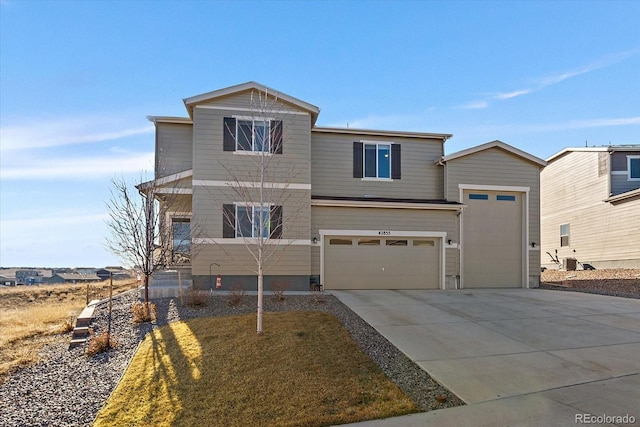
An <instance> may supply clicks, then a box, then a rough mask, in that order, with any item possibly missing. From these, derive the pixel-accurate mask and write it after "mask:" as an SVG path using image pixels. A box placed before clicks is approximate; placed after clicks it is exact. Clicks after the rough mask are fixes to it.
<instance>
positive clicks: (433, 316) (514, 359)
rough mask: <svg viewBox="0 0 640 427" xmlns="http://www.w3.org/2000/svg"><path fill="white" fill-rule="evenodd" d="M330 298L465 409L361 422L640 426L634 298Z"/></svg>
mask: <svg viewBox="0 0 640 427" xmlns="http://www.w3.org/2000/svg"><path fill="white" fill-rule="evenodd" d="M332 293H333V294H334V295H335V296H336V297H338V298H339V299H340V300H341V301H342V302H343V303H345V304H346V305H347V306H349V307H350V308H351V309H352V310H353V311H355V312H356V313H357V314H358V315H360V316H361V317H362V318H363V319H364V320H366V321H367V322H368V323H369V324H371V325H372V326H373V327H375V328H376V329H377V330H378V331H379V332H380V333H381V334H382V335H384V336H385V337H386V338H387V339H388V340H389V341H390V342H391V343H393V344H394V345H395V346H397V347H398V348H399V349H400V350H402V351H403V352H404V353H405V354H407V356H409V357H410V358H411V359H412V360H413V361H415V362H416V363H417V364H418V365H419V366H421V367H422V368H423V369H425V370H426V371H427V372H428V373H429V374H430V375H431V376H432V377H433V378H434V379H436V380H437V381H439V382H440V383H442V384H443V385H444V386H446V387H447V388H448V389H449V390H451V391H452V392H453V393H455V394H456V395H458V396H459V397H460V398H461V399H462V400H464V401H465V402H466V403H467V405H466V406H463V407H458V408H451V409H443V410H439V411H432V412H428V413H424V414H416V415H411V416H408V417H400V418H395V419H393V418H392V419H387V420H377V421H371V422H367V423H361V424H359V425H362V426H364V425H368V426H392V425H403V426H412V425H415V426H418V425H419V426H425V425H438V426H440V425H452V426H454V425H455V426H458V425H474V426H480V425H487V426H490V425H491V426H494V425H541V426H542V425H544V426H554V425H574V424H576V421H577V424H580V423H581V422H580V421H581V420H583V421H584V420H587V419H589V420H591V421H592V423H593V421H600V423H599V424H600V425H629V423H628V421H630V420H631V419H632V417H633V418H634V419H635V425H640V300H634V299H625V298H617V297H608V296H600V295H591V294H584V293H577V292H556V291H545V290H538V289H508V290H498V289H487V290H457V291H373V290H372V291H333V292H332ZM625 415H627V418H626V419H623V418H602V419H597V418H593V416H595V417H604V416H607V417H618V416H619V417H624V416H625ZM576 417H578V418H576ZM602 421H604V422H602ZM631 425H633V424H631Z"/></svg>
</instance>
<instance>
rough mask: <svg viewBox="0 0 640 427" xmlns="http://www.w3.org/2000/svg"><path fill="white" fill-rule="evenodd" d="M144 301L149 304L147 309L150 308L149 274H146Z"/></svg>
mask: <svg viewBox="0 0 640 427" xmlns="http://www.w3.org/2000/svg"><path fill="white" fill-rule="evenodd" d="M144 302H145V304H147V310H148V309H149V276H148V275H146V274H145V275H144Z"/></svg>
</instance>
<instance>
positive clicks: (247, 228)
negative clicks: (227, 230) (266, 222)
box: [236, 206, 253, 237]
mask: <svg viewBox="0 0 640 427" xmlns="http://www.w3.org/2000/svg"><path fill="white" fill-rule="evenodd" d="M236 222H237V226H236V236H237V237H251V236H252V229H253V226H252V221H251V208H247V207H245V206H238V213H237V215H236Z"/></svg>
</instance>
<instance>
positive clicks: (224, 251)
mask: <svg viewBox="0 0 640 427" xmlns="http://www.w3.org/2000/svg"><path fill="white" fill-rule="evenodd" d="M265 91H266V93H268V94H269V95H265ZM265 96H266V99H268V100H269V104H270V106H269V107H270V108H269V111H266V112H259V111H256V110H255V109H254V108H252V107H251V100H252V98H255V97H265ZM184 104H185V107H186V109H187V112H188V117H161V116H153V117H149V119H150V120H151V121H152V122H153V123H154V124H155V127H156V171H155V180H154V181H152V182H150V183H146V184H145V186H148V185H156V186H158V187H161V193H163V194H161V195H160V196H159V200H160V202H161V205H162V206H163V208H166V209H169V210H171V206H175V205H176V204H173V203H171V202H172V201H176V200H180V201H181V203H179V205H181V206H183V208H181V209H179V210H176V211H173V212H172V211H169V212H167V213H166V215H167V216H166V226H167V227H172V229H173V230H174V241H176V242H179V243H177V244H176V246H177V249H179V251H180V252H186V251H189V252H191V256H190V257H188V258H183V259H189V264H188V265H187V266H186V268H185V269H184V270H186V271H185V273H191V276H192V277H193V282H194V287H195V288H200V289H202V288H208V287H210V286H212V284H213V282H212V280H211V273H212V266H214V265H215V264H216V263H217V264H220V267H217V266H216V267H215V268H214V269H213V273H214V274H216V273H218V272H219V273H220V274H222V278H223V287H225V288H228V287H229V286H230V285H231V284H233V283H235V282H240V283H243V284H244V286H245V287H246V288H249V289H255V283H256V276H255V274H252V273H251V272H249V271H248V269H247V268H246V265H247V262H249V263H250V262H251V261H248V256H249V255H248V253H247V250H246V248H245V246H244V244H243V243H244V241H243V239H242V236H247V235H251V233H256V231H255V230H258V231H257V232H258V233H260V231H259V230H260V229H259V227H257V225H256V218H259V217H260V216H261V215H262V217H263V218H264V220H265V222H266V223H267V224H269V226H268V230H266V229H265V231H264V232H265V233H269V234H270V236H271V237H272V238H273V242H272V244H278V245H279V246H282V247H283V249H284V250H283V251H281V253H279V254H278V256H277V257H276V258H274V259H275V261H274V262H273V263H272V265H271V268H270V269H269V270H268V272H267V273H266V276H265V289H269V283H270V282H272V281H274V280H280V281H283V280H284V281H286V282H288V283H289V284H290V286H291V287H290V289H308V287H309V284H310V283H321V284H322V285H324V286H325V288H326V289H392V288H393V289H408V288H413V289H445V288H446V289H455V288H478V287H529V286H532V287H533V286H537V285H538V283H539V279H540V245H539V242H540V237H539V236H540V234H539V233H540V228H539V207H540V193H539V184H540V181H539V176H540V170H541V168H543V167H544V165H545V164H546V163H545V161H543V160H541V159H538V158H536V157H534V156H532V155H530V154H527V153H525V152H523V151H521V150H518V149H516V148H514V147H511V146H509V145H507V144H505V143H503V142H500V141H493V142H490V143H487V144H483V145H480V146H478V147H474V148H472V149H468V150H464V151H461V152H459V153H455V154H449V155H445V152H444V143H445V141H446V140H447V139H448V138H450V137H451V135H450V134H439V133H423V132H402V131H379V130H364V129H350V128H328V127H318V126H316V125H315V123H316V120H317V118H318V114H319V108H318V107H316V106H314V105H311V104H309V103H307V102H305V101H302V100H299V99H296V98H293V97H291V96H289V95H286V94H282V93H278V92H277V91H275V90H273V89H270V88H266V87H265V86H262V85H259V84H257V83H254V82H249V83H245V84H241V85H237V86H233V87H229V88H225V89H221V90H217V91H213V92H209V93H205V94H203V95H197V96H194V97H191V98H187V99H185V100H184ZM258 113H261V114H258ZM259 152H264V153H268V155H269V156H270V157H272V158H273V159H274V160H277V161H278V162H277V166H276V168H277V169H276V170H274V171H272V172H273V175H272V176H273V177H275V178H273V179H272V180H271V181H270V182H269V190H270V191H275V192H278V194H284V195H286V196H287V197H286V198H285V200H284V201H283V202H282V204H281V205H278V206H275V205H274V206H266V207H261V206H257V205H256V204H255V202H254V203H253V204H248V203H247V201H246V200H239V198H238V197H237V195H235V193H233V192H231V191H230V190H229V188H230V187H231V186H237V187H240V188H243V189H246V191H247V194H249V195H252V196H255V188H256V186H255V184H256V182H257V178H256V177H255V166H254V163H253V162H254V161H255V160H256V159H257V158H258V157H259V156H256V153H259ZM231 170H233V171H235V172H236V174H235V175H234V176H231V175H230V171H231ZM252 230H253V231H252ZM185 233H190V237H191V238H190V242H188V243H187V244H185V243H184V241H183V240H184V239H182V238H181V237H180V236H182V235H184V234H185ZM247 233H248V234H247ZM169 267H171V266H169ZM183 267H184V266H183ZM183 277H187V276H183Z"/></svg>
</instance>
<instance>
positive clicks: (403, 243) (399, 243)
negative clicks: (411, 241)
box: [387, 239, 407, 246]
mask: <svg viewBox="0 0 640 427" xmlns="http://www.w3.org/2000/svg"><path fill="white" fill-rule="evenodd" d="M387 246H407V241H406V240H390V239H387Z"/></svg>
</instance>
